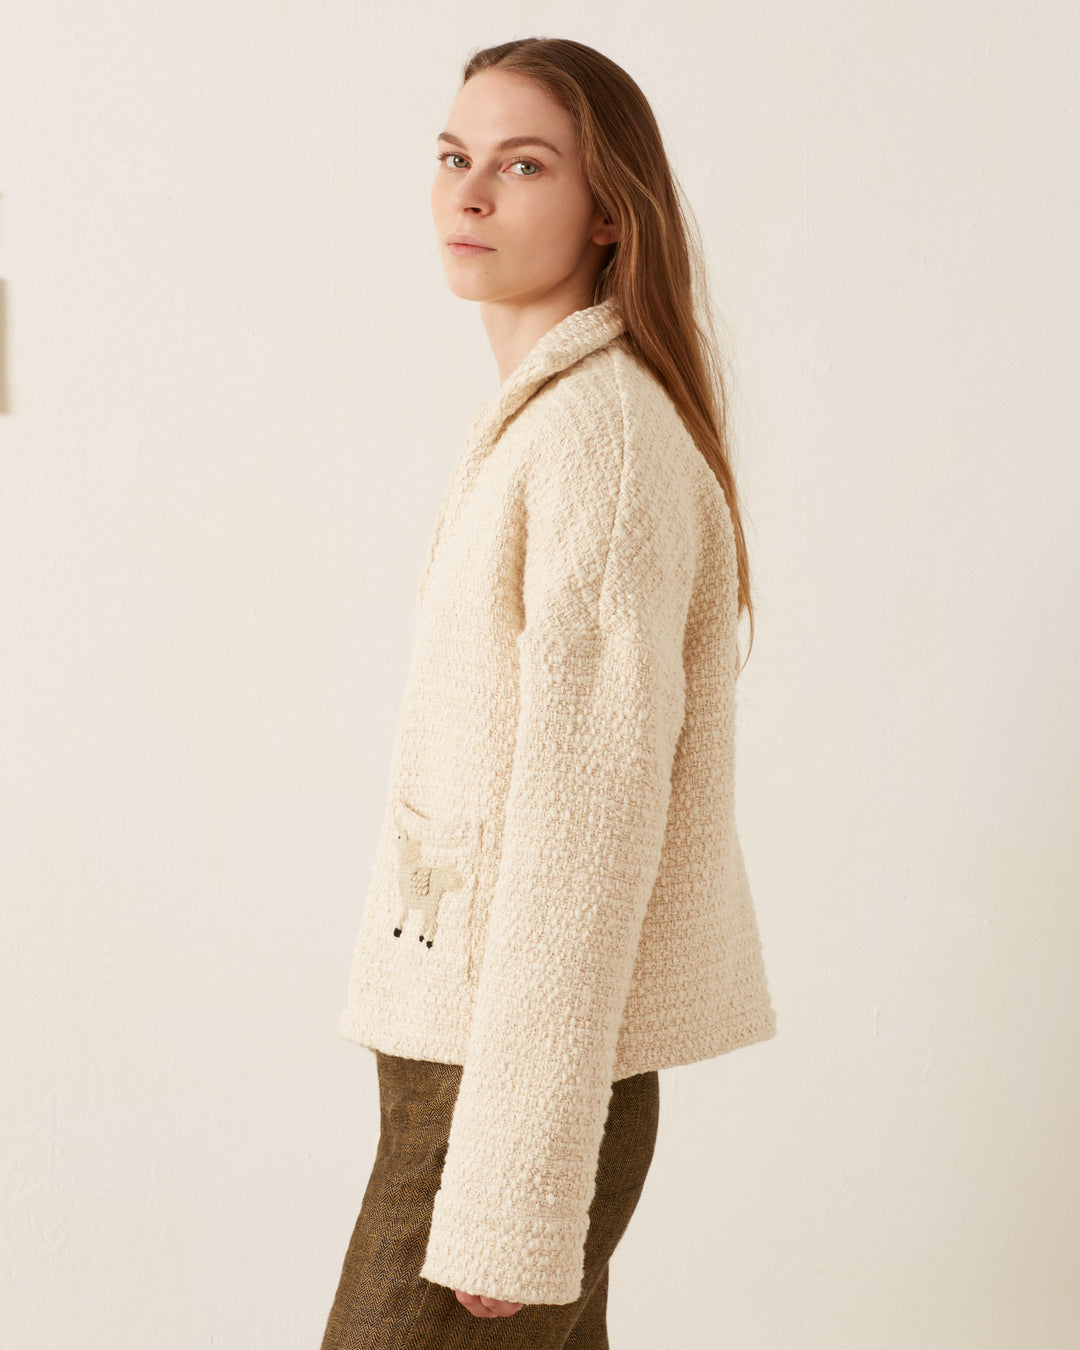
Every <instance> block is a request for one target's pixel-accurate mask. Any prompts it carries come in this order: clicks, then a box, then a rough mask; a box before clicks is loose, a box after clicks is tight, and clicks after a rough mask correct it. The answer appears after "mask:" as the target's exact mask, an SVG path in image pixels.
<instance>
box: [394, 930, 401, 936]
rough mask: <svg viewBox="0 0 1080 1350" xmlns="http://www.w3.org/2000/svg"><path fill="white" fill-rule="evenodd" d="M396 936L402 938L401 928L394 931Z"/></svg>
mask: <svg viewBox="0 0 1080 1350" xmlns="http://www.w3.org/2000/svg"><path fill="white" fill-rule="evenodd" d="M394 936H395V937H400V936H401V929H400V928H395V929H394Z"/></svg>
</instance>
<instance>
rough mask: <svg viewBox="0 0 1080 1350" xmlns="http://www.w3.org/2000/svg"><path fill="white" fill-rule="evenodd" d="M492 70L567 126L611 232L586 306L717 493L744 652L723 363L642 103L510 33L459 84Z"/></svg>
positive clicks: (743, 554)
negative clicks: (605, 303) (608, 313)
mask: <svg viewBox="0 0 1080 1350" xmlns="http://www.w3.org/2000/svg"><path fill="white" fill-rule="evenodd" d="M493 66H498V67H500V69H502V70H506V71H512V72H513V73H514V74H517V75H523V76H527V77H528V78H529V79H531V80H534V81H535V82H536V83H537V84H539V85H541V86H542V87H543V88H544V89H545V90H546V91H547V92H548V93H549V94H550V95H551V96H552V98H554V99H555V100H556V102H558V103H560V104H561V105H562V106H563V107H564V108H565V109H566V111H567V112H568V113H569V114H570V116H571V117H572V118H573V120H574V123H575V126H576V128H577V135H578V149H579V153H580V156H581V163H582V168H583V170H584V173H585V178H586V181H587V182H588V184H589V186H590V187H591V189H592V192H593V195H594V197H595V198H596V201H597V203H598V205H600V206H601V207H602V208H603V209H604V212H605V213H606V215H607V217H608V219H609V220H611V221H613V222H614V223H615V224H617V225H618V227H619V242H618V243H616V244H612V245H611V246H610V250H611V251H610V254H609V257H608V260H607V262H606V263H605V265H604V269H603V271H602V272H601V273H600V275H599V277H598V278H597V282H596V290H595V293H594V295H593V304H599V303H600V302H601V301H602V300H606V299H608V298H609V297H611V296H614V297H615V299H616V302H617V304H618V307H619V309H620V311H621V313H622V316H623V319H624V320H625V323H626V333H625V334H624V337H623V341H624V342H625V343H626V345H627V346H628V347H629V348H630V350H631V351H632V352H633V353H634V354H635V355H636V356H637V357H638V358H639V359H640V360H641V361H643V362H644V363H645V365H646V366H647V367H648V368H649V369H650V370H651V371H652V372H653V374H654V375H655V376H656V378H657V379H658V380H659V381H660V384H661V385H662V386H663V388H664V389H665V390H666V391H667V393H668V395H669V396H670V398H671V400H672V402H673V403H674V404H675V407H676V408H677V409H678V412H679V415H680V417H681V418H682V420H683V423H684V424H685V426H686V429H687V431H688V432H689V433H690V435H691V437H692V438H693V440H694V443H695V444H696V445H697V447H698V449H699V450H700V451H701V453H702V454H703V455H704V456H705V459H706V461H707V462H708V464H709V466H710V468H711V469H712V471H713V473H714V474H715V475H716V478H717V481H718V482H719V484H720V486H721V488H722V489H723V491H724V496H725V498H726V499H727V504H728V510H729V512H730V515H731V523H732V525H733V527H734V533H735V551H736V558H737V564H738V581H739V589H738V612H739V614H740V615H741V614H742V611H743V610H744V609H745V610H746V611H747V613H748V615H749V618H750V648H752V647H753V645H754V609H753V603H752V601H751V596H750V567H749V561H748V558H747V549H746V537H745V535H744V533H743V526H742V518H741V516H740V512H739V498H738V492H737V491H736V487H735V475H734V473H733V472H732V467H731V463H730V459H729V455H728V431H727V393H726V388H725V376H724V371H723V360H722V357H721V354H720V350H719V347H718V344H717V341H716V335H715V329H714V326H713V318H712V313H711V310H710V307H709V303H708V299H707V288H706V282H705V264H704V258H703V255H702V250H701V243H700V237H699V235H698V231H697V225H696V222H695V220H694V216H693V213H692V211H691V210H690V208H689V206H688V205H687V204H686V203H685V199H684V197H683V193H682V188H681V186H680V184H679V183H678V180H677V179H676V177H675V175H674V173H673V172H672V169H671V165H670V164H669V163H668V158H667V154H666V152H665V150H664V144H663V139H662V137H661V135H660V128H659V127H658V125H657V122H656V118H655V116H654V114H653V111H652V108H651V107H650V106H649V103H648V100H647V99H646V97H645V95H644V94H643V93H642V92H641V89H640V88H639V87H638V86H637V84H635V83H634V81H633V80H632V79H631V77H630V76H629V75H628V74H627V73H626V71H625V70H623V69H622V67H621V66H618V65H616V64H615V62H614V61H612V60H611V59H610V58H609V57H607V56H604V55H603V53H601V52H598V51H596V49H595V48H593V47H586V46H585V45H584V44H583V43H581V42H574V41H573V40H572V39H570V38H541V37H530V38H517V39H515V40H514V41H513V42H503V43H501V44H500V45H499V46H496V47H485V48H483V49H481V50H478V51H475V52H473V53H471V54H470V56H469V58H468V60H467V61H466V64H465V68H464V71H463V74H462V81H461V83H462V85H464V84H465V83H467V81H469V80H470V79H472V77H473V76H474V75H477V74H479V73H480V71H482V70H490V69H491V68H492V67H493ZM750 648H748V649H747V653H746V656H747V660H749V657H750ZM745 664H746V663H745V661H744V662H743V665H745Z"/></svg>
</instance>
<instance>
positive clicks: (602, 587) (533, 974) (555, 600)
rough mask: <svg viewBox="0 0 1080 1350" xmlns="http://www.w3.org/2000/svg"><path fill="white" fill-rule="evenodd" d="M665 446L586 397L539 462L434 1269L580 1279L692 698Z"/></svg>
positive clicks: (684, 596) (562, 1294)
mask: <svg viewBox="0 0 1080 1350" xmlns="http://www.w3.org/2000/svg"><path fill="white" fill-rule="evenodd" d="M663 464H664V461H663V457H662V456H661V455H656V454H653V455H652V457H650V456H649V455H645V454H639V453H637V451H636V448H635V443H634V438H633V435H632V434H628V432H627V430H626V428H625V426H624V425H623V423H622V421H621V419H620V420H619V421H618V422H617V423H616V422H615V420H614V419H613V418H609V419H608V420H607V421H605V419H604V418H603V417H600V418H598V419H597V422H596V424H595V425H590V424H589V423H588V422H587V421H586V423H585V425H584V426H582V425H580V424H578V423H575V422H574V421H573V420H572V419H571V420H570V421H569V422H566V421H564V422H563V423H561V424H557V425H555V426H554V427H553V428H552V429H551V431H550V432H549V434H548V440H547V444H546V445H545V446H543V447H541V453H540V454H538V456H537V460H536V463H535V465H534V466H533V470H532V472H531V475H530V478H529V484H528V487H527V501H528V537H527V546H526V558H525V563H524V579H523V603H524V626H523V628H522V630H521V632H520V634H519V635H518V656H519V698H518V710H517V731H516V740H515V745H514V759H513V769H512V773H511V777H510V781H509V786H508V790H507V795H506V799H505V801H506V805H505V819H504V822H503V832H502V848H501V853H500V859H499V873H498V878H497V882H496V886H495V890H494V893H493V896H492V900H491V908H490V914H489V919H488V927H487V931H486V938H485V943H484V951H483V959H482V963H481V966H480V974H479V983H478V988H477V993H476V1001H475V1005H474V1011H473V1016H472V1024H471V1033H470V1039H469V1042H468V1048H467V1054H466V1062H465V1066H464V1069H463V1073H462V1078H461V1083H460V1088H459V1092H458V1097H457V1102H456V1105H455V1110H454V1117H453V1122H452V1128H451V1133H450V1138H449V1145H448V1149H447V1155H446V1159H445V1164H444V1168H443V1173H442V1183H441V1188H440V1190H439V1191H438V1193H437V1194H436V1197H435V1202H434V1211H433V1217H432V1224H431V1231H430V1236H429V1240H428V1246H427V1254H426V1259H425V1264H424V1266H423V1267H422V1270H421V1275H422V1276H423V1277H424V1278H425V1279H428V1280H431V1281H433V1282H435V1283H437V1284H444V1285H447V1286H449V1287H451V1288H458V1289H463V1290H465V1291H467V1292H469V1293H474V1294H482V1295H486V1296H488V1297H493V1298H499V1299H506V1300H512V1301H515V1302H522V1303H570V1302H573V1301H574V1300H575V1299H577V1298H578V1297H579V1296H580V1293H581V1286H582V1276H583V1253H584V1244H585V1235H586V1231H587V1228H588V1209H589V1205H590V1202H591V1200H592V1197H593V1193H594V1190H595V1182H596V1169H597V1161H598V1157H599V1150H600V1142H601V1138H602V1136H603V1132H604V1127H605V1122H606V1116H607V1109H608V1104H609V1099H610V1096H611V1090H612V1074H613V1068H614V1063H615V1052H616V1044H617V1039H618V1033H619V1027H620V1022H621V1018H622V1014H623V1009H624V1006H625V1004H626V998H627V994H628V991H629V988H630V982H631V976H632V973H633V968H634V959H635V954H636V950H637V945H638V938H639V934H640V932H641V926H642V922H643V919H644V915H645V911H646V906H647V903H648V900H649V896H650V893H651V891H652V888H653V884H654V881H655V878H656V875H657V870H658V866H659V861H660V852H661V846H662V843H663V835H664V826H665V820H666V815H667V807H668V800H669V797H670V792H671V775H672V765H673V758H674V753H675V745H676V741H677V739H678V735H679V731H680V729H681V725H682V719H683V707H684V704H683V693H684V674H683V665H682V642H683V634H684V628H685V621H686V613H687V606H688V603H689V599H688V597H689V593H690V587H691V584H692V579H693V577H692V573H693V548H694V539H693V528H692V524H691V519H692V513H691V512H690V511H689V508H688V506H687V503H686V502H685V501H683V500H682V499H681V498H680V496H679V493H680V492H684V491H685V489H682V488H680V487H679V485H678V481H677V479H676V477H675V475H673V474H672V475H670V481H669V480H668V479H666V478H665V475H664V469H663Z"/></svg>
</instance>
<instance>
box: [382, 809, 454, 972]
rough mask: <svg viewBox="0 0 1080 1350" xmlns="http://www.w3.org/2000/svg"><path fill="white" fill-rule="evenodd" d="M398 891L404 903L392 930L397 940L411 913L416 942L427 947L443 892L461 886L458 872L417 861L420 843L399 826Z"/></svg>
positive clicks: (436, 924) (431, 936)
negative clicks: (415, 918)
mask: <svg viewBox="0 0 1080 1350" xmlns="http://www.w3.org/2000/svg"><path fill="white" fill-rule="evenodd" d="M397 841H398V845H397V853H398V889H399V891H400V892H401V898H402V900H403V901H404V904H403V905H402V907H401V909H400V911H399V913H398V918H397V923H396V925H395V927H394V936H395V937H400V936H401V930H402V929H403V928H404V927H405V920H406V919H407V918H408V916H409V913H410V911H411V910H414V909H418V910H420V914H421V922H420V941H421V942H425V941H426V942H427V945H428V946H429V947H430V946H431V944H432V943H433V942H434V941H435V932H436V929H437V928H438V920H439V902H440V900H442V897H443V892H444V891H453V890H457V888H458V887H459V886H460V885H461V873H460V872H458V871H457V870H456V869H455V868H453V867H429V866H426V865H425V864H424V863H422V862H421V861H420V841H419V840H418V839H413V838H412V836H411V835H410V834H409V833H408V831H407V830H405V829H404V828H403V827H402V825H400V824H398V826H397Z"/></svg>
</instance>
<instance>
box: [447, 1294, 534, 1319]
mask: <svg viewBox="0 0 1080 1350" xmlns="http://www.w3.org/2000/svg"><path fill="white" fill-rule="evenodd" d="M454 1293H455V1294H456V1295H457V1300H458V1302H459V1303H463V1304H464V1305H465V1307H466V1308H468V1310H469V1311H470V1312H471V1313H472V1315H473V1316H474V1317H513V1315H514V1313H516V1312H517V1311H518V1309H519V1308H523V1307H524V1306H525V1305H524V1303H504V1302H503V1301H502V1299H499V1298H485V1297H484V1295H483V1294H467V1293H466V1292H465V1290H464V1289H455V1290H454Z"/></svg>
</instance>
